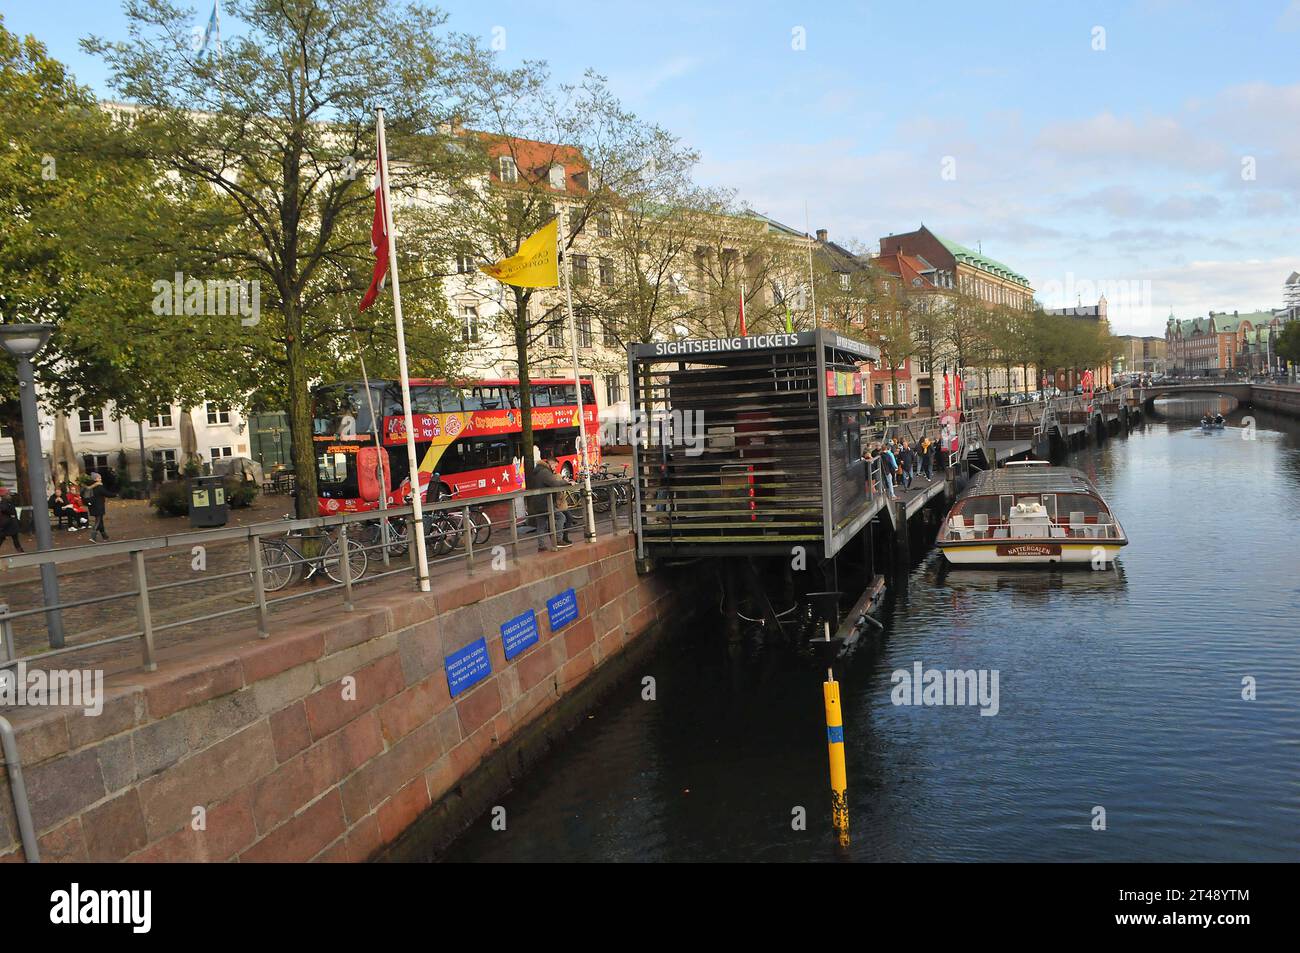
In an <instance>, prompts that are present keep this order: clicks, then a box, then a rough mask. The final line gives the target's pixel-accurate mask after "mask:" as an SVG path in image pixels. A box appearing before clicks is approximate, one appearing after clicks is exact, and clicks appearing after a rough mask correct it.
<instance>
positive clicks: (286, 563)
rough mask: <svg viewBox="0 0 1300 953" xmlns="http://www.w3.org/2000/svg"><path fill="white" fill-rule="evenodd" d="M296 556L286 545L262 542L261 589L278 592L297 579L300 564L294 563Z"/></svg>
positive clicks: (267, 541) (300, 567) (269, 541)
mask: <svg viewBox="0 0 1300 953" xmlns="http://www.w3.org/2000/svg"><path fill="white" fill-rule="evenodd" d="M297 558H299V557H298V554H297V553H296V552H295V551H294V550H293V549H291V548H290V547H289V546H288V545H287V544H285V543H280V542H276V541H274V540H265V539H264V540H262V588H263V589H264V590H265V591H267V592H279V591H280V590H281V589H283V588H284V587H285V586H287V585H289V583H291V582H293V581H294V580H295V579H297V578H298V573H299V571H300V570H301V569H302V564H301V563H295V562H294V560H295V559H297Z"/></svg>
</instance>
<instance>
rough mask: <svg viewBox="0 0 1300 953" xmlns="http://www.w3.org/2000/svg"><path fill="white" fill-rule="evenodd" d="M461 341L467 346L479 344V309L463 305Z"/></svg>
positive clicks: (461, 312)
mask: <svg viewBox="0 0 1300 953" xmlns="http://www.w3.org/2000/svg"><path fill="white" fill-rule="evenodd" d="M460 339H461V340H462V341H464V342H465V343H467V344H476V343H478V308H475V307H472V306H470V305H467V304H466V305H461V308H460Z"/></svg>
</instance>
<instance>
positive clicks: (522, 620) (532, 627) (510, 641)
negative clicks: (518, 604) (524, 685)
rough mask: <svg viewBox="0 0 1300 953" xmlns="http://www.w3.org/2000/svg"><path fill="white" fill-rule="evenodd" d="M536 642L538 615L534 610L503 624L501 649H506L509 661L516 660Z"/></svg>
mask: <svg viewBox="0 0 1300 953" xmlns="http://www.w3.org/2000/svg"><path fill="white" fill-rule="evenodd" d="M536 642H537V613H536V612H534V611H533V610H532V609H529V610H528V611H527V612H525V613H524V614H523V615H517V616H515V617H514V618H513V619H511V620H510V621H509V622H503V623H501V647H502V648H503V649H505V651H506V658H507V659H512V658H514V657H515V656H516V655H518V654H519V653H520V652H522V651H523V650H524V649H526V648H528V646H530V645H533V644H535V643H536Z"/></svg>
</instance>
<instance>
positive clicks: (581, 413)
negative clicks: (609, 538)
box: [555, 212, 596, 543]
mask: <svg viewBox="0 0 1300 953" xmlns="http://www.w3.org/2000/svg"><path fill="white" fill-rule="evenodd" d="M556 219H557V221H556V228H555V246H556V247H555V261H556V264H557V265H558V266H559V269H560V280H561V281H563V282H564V301H565V304H566V305H567V306H568V309H569V341H570V343H571V344H572V346H573V385H574V389H575V390H576V391H577V392H578V447H579V448H580V450H581V452H582V498H583V499H584V500H586V504H587V532H586V533H585V537H586V540H587V542H589V543H594V542H595V541H596V514H595V511H594V509H593V507H592V505H591V460H590V458H589V457H588V456H587V405H586V404H584V403H583V402H582V378H581V377H580V376H579V375H578V323H577V321H576V319H575V318H574V317H573V292H572V291H571V290H570V288H569V269H568V262H567V261H564V260H563V259H562V258H561V255H560V246H561V241H560V228H559V225H560V222H561V221H563V217H562V215H561V214H560V213H558V212H557V213H556Z"/></svg>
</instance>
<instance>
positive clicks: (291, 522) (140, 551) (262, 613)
mask: <svg viewBox="0 0 1300 953" xmlns="http://www.w3.org/2000/svg"><path fill="white" fill-rule="evenodd" d="M628 482H629V481H628V480H627V479H622V478H616V479H607V480H593V481H592V483H591V485H592V490H593V492H595V491H596V490H606V489H608V491H609V496H610V525H611V530H610V531H611V532H612V533H617V532H618V531H619V516H618V499H617V494H616V493H615V492H614V491H613V489H612V487H614V486H616V485H618V484H627V483H628ZM572 492H580V493H582V492H585V490H584V489H583V487H582V486H581V485H578V486H568V485H566V486H564V487H541V488H538V489H531V490H513V491H511V492H509V493H501V494H496V495H493V496H490V497H484V498H481V500H479V501H477V502H475V503H470V502H467V501H465V500H448V501H442V502H438V503H430V504H428V505H426V506H425V507H424V512H425V514H426V517H436V516H438V514H440V513H444V512H448V511H458V512H459V513H460V514H461V529H460V531H459V532H458V533H456V539H455V543H454V544H452V546H454V547H455V548H456V549H458V550H460V551H459V552H450V554H449V555H446V556H444V557H442V558H438V559H431V560H430V564H431V565H433V564H444V563H449V562H452V561H459V560H464V562H465V565H466V571H467V573H468V574H470V575H473V573H474V562H475V555H476V552H477V551H479V550H480V547H476V546H475V544H474V540H473V536H474V530H473V528H472V527H471V526H470V524H469V520H468V511H469V508H470V507H471V506H481V505H491V504H496V503H503V504H506V505H507V506H508V507H509V509H510V519H509V531H510V535H509V538H508V539H507V540H506V541H505V542H504V544H503V545H508V546H510V547H511V548H512V550H513V556H514V558H515V559H516V560H517V559H518V555H519V542H520V534H519V525H520V520H519V519H518V518H517V517H516V516H515V512H514V508H515V501H516V500H519V499H524V500H527V499H532V498H536V497H545V498H547V513H544V514H541V515H540V516H539V515H538V514H528V515H527V516H526V517H525V518H524V520H525V521H528V520H534V519H539V518H546V519H548V521H549V525H550V531H549V533H547V531H546V530H539V531H538V534H539V536H541V535H557V531H556V525H555V522H556V521H555V518H554V515H553V514H554V512H555V509H556V507H555V505H554V497H555V495H556V494H559V493H566V494H567V493H572ZM412 514H413V507H411V506H409V505H408V506H393V507H389V508H388V509H385V510H377V509H376V510H366V511H364V512H359V513H337V514H331V515H329V516H311V517H306V518H303V519H279V520H271V521H268V522H262V523H252V524H249V525H247V526H237V527H224V528H219V529H213V530H198V531H189V532H182V533H173V534H169V535H164V536H154V537H145V538H140V539H130V540H122V541H116V542H112V543H100V544H96V545H87V546H77V547H69V548H67V549H50V550H44V551H40V552H33V553H19V554H15V555H11V556H6V557H4V558H2V559H0V566H3V567H6V568H9V569H15V568H21V567H30V566H43V565H49V564H53V565H55V566H58V565H65V564H71V563H76V562H80V561H84V560H87V559H97V560H100V561H102V560H104V558H105V557H112V556H126V557H127V558H128V560H129V562H128V565H129V567H130V571H131V574H132V579H133V582H134V586H133V588H130V589H128V590H127V591H124V592H116V593H112V594H109V595H99V596H94V597H91V598H83V599H71V600H69V601H67V602H60V603H57V604H55V605H47V604H44V603H43V602H42V604H41V605H40V606H39V607H38V608H31V609H21V610H18V611H11V610H10V608H9V607H8V606H7V605H4V604H0V645H3V647H4V649H5V652H4V657H3V658H0V669H5V668H9V667H11V666H13V665H16V664H17V663H18V662H19V661H20V659H19V657H18V655H17V652H16V650H15V648H14V645H13V631H12V628H13V627H12V621H13V620H14V619H20V618H28V617H31V616H37V615H43V614H47V613H49V612H52V611H56V610H67V609H72V608H77V607H81V606H86V605H91V604H99V603H104V602H109V601H112V600H115V599H127V598H130V599H134V600H135V601H136V623H137V626H138V628H137V629H136V630H135V631H134V632H130V633H127V634H125V635H123V634H117V635H112V636H107V637H104V638H100V639H95V640H91V641H82V642H77V643H76V644H69V645H65V646H63V647H60V648H54V649H51V650H50V651H44V652H40V653H37V654H35V655H28V656H24V657H23V658H24V659H25V660H27V661H34V660H35V659H45V658H49V657H51V656H55V655H61V654H64V653H67V652H74V651H80V650H82V649H86V648H92V647H97V646H103V645H109V644H113V643H116V642H122V641H128V640H131V639H138V640H139V641H140V643H141V650H142V655H143V663H144V667H145V670H146V671H152V670H153V669H154V667H155V664H154V646H153V636H154V633H156V632H161V631H165V630H167V629H174V628H179V627H182V626H186V625H193V624H196V623H200V622H207V621H211V620H214V619H218V618H224V617H225V616H228V615H234V614H237V613H239V612H255V613H256V615H257V620H258V633H259V635H260V636H261V637H263V638H266V637H268V636H269V635H270V632H269V627H268V616H269V611H270V609H271V608H272V607H274V606H277V605H282V604H285V603H288V602H291V601H294V600H297V599H300V598H303V597H304V596H310V595H319V594H321V593H324V592H329V591H331V590H341V591H342V595H343V601H344V607H345V609H348V610H350V609H351V608H352V603H353V589H354V588H355V587H356V586H357V585H360V584H362V583H365V582H371V581H374V580H376V579H381V578H385V577H387V576H391V575H394V574H397V573H404V572H408V571H409V572H410V573H411V575H412V578H414V577H415V546H414V545H409V544H408V545H407V548H408V550H409V552H410V555H411V566H410V568H409V569H406V568H402V569H394V570H388V571H381V572H377V573H374V574H367V575H364V576H363V577H361V578H356V579H354V578H353V577H352V575H353V574H352V565H351V560H352V559H353V558H354V557H353V554H354V553H355V552H356V551H357V550H360V551H362V552H363V553H366V554H371V553H374V552H375V551H381V552H382V553H383V555H384V557H385V559H384V561H385V563H387V557H388V555H389V553H390V552H391V551H392V550H393V548H394V547H395V546H396V545H400V544H399V543H395V542H394V541H392V540H390V539H389V538H388V537H387V536H386V535H385V536H384V537H383V538H382V541H381V542H377V543H372V544H366V543H361V542H357V541H355V538H354V536H353V534H351V533H349V528H350V527H354V526H356V525H358V524H371V523H379V522H380V520H381V519H402V518H408V519H409V518H410V517H411V516H412ZM575 519H580V517H579V515H578V514H575ZM427 525H429V524H428V523H426V526H427ZM334 527H337V528H338V529H339V533H338V540H339V554H338V556H337V557H331V559H334V558H337V560H338V564H339V570H340V571H339V575H341V577H342V581H341V582H338V583H334V584H332V585H327V586H315V587H312V588H310V589H308V590H306V591H302V592H293V593H290V594H288V595H283V596H278V597H275V598H268V597H267V593H266V591H265V586H264V582H265V579H266V576H265V572H266V567H265V565H264V563H263V559H262V556H263V552H264V549H263V545H264V544H263V541H264V540H265V539H267V538H271V537H283V536H285V535H286V534H288V533H292V532H301V531H304V530H313V529H315V530H325V531H328V530H329V529H331V528H334ZM424 532H426V533H428V532H429V530H428V529H427V528H426V529H425V530H424ZM434 532H435V533H436V532H437V530H436V529H435V530H434ZM323 535H328V532H326V533H325V534H323ZM593 535H594V530H593ZM442 538H443V539H444V540H445V539H447V538H448V537H447V536H445V535H444V536H443V537H442ZM241 541H242V542H245V543H246V545H247V547H248V562H247V568H243V569H237V570H235V571H231V572H217V573H212V574H208V573H206V572H204V573H196V574H195V576H194V578H189V579H181V580H173V581H167V582H162V583H159V584H157V585H152V586H151V585H150V584H149V582H148V574H147V569H146V565H145V558H144V557H145V554H146V553H158V552H163V551H165V550H171V549H176V548H178V547H183V548H187V549H188V548H190V547H193V546H206V545H209V544H212V543H234V544H238V543H240V542H241ZM452 546H449V547H448V549H449V550H450V549H452ZM323 558H324V553H323V552H322V553H319V554H315V555H312V556H310V557H304V558H299V559H289V560H287V561H285V562H280V563H277V565H282V566H284V565H287V566H290V567H291V570H292V571H293V572H294V573H295V576H296V575H297V574H298V570H297V566H298V565H302V564H318V563H319V564H321V565H322V566H323V565H324V563H323V561H322V560H323ZM240 576H247V577H249V578H250V579H251V580H252V586H251V589H252V592H251V595H252V601H250V602H247V603H242V602H241V603H240V604H238V605H236V606H234V607H233V608H232V607H226V608H223V609H220V610H219V611H216V612H208V613H204V614H199V615H196V616H190V615H189V613H190V612H191V611H193V605H192V603H191V602H186V603H185V604H184V605H183V606H182V607H180V608H181V609H182V611H183V612H184V615H183V617H181V618H174V619H168V620H159V623H160V624H156V623H155V618H154V616H155V611H154V610H153V608H152V607H151V605H150V600H149V596H150V594H151V593H154V594H157V593H160V592H163V591H176V590H183V589H184V588H185V587H186V586H191V585H198V584H203V583H212V582H216V581H219V580H222V579H234V578H238V577H240ZM0 578H3V576H0ZM246 594H247V590H245V589H235V590H228V591H224V592H220V593H217V594H215V595H213V596H208V597H206V599H207V600H210V599H212V598H219V597H223V596H225V597H232V598H233V597H236V596H240V597H243V596H245V595H246ZM200 598H205V597H200Z"/></svg>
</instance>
